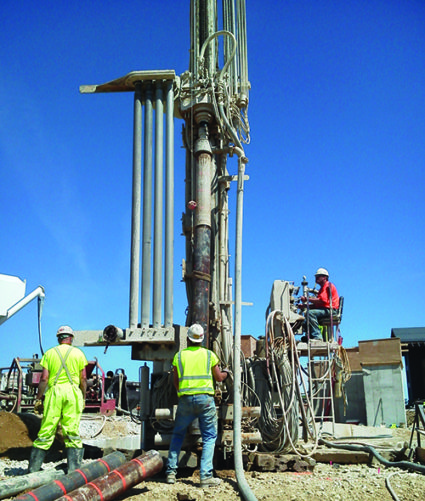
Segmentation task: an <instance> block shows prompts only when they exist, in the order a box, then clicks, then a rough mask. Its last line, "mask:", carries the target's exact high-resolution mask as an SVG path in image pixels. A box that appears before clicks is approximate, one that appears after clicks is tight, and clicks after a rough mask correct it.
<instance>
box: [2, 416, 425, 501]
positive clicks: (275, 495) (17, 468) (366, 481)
mask: <svg viewBox="0 0 425 501" xmlns="http://www.w3.org/2000/svg"><path fill="white" fill-rule="evenodd" d="M138 432H139V427H138V425H136V424H135V423H132V422H131V421H130V420H129V419H128V418H126V417H114V418H107V419H103V418H101V417H100V416H98V417H96V418H91V417H90V418H88V419H87V418H84V419H83V421H82V423H81V435H82V436H83V437H84V438H85V439H92V438H95V437H99V438H101V437H120V436H127V435H137V434H138ZM405 432H407V434H408V433H409V432H408V431H407V430H405ZM84 462H90V460H84ZM57 464H58V463H45V464H44V465H43V469H48V468H53V467H54V466H56V465H57ZM27 465H28V461H27V460H20V461H18V460H11V459H8V458H5V457H2V458H0V481H1V480H4V479H10V478H12V477H14V476H18V475H23V474H25V473H26V469H27ZM217 476H219V477H220V478H221V479H222V483H221V484H220V485H219V486H217V487H214V488H210V489H201V488H200V487H199V471H198V470H195V471H193V470H183V471H179V474H178V477H177V482H176V483H175V484H174V485H168V484H166V483H165V477H164V474H163V473H160V474H158V475H156V476H155V477H153V478H150V479H147V480H146V481H144V482H142V483H140V484H139V485H137V486H134V487H133V488H131V489H129V490H128V491H126V493H125V494H123V495H122V496H120V497H118V498H117V499H118V500H123V499H126V500H129V501H136V500H143V499H155V500H159V501H162V500H164V501H192V500H193V501H198V500H199V501H200V500H215V501H233V500H238V499H242V496H241V494H240V492H239V489H238V485H237V481H236V478H235V474H234V472H233V471H231V470H219V471H217ZM245 478H246V481H247V484H248V485H249V487H250V488H251V490H252V492H253V493H254V495H255V497H256V498H257V500H258V501H263V500H264V501H265V500H273V501H277V500H286V501H291V500H293V501H295V500H297V501H303V500H309V501H311V500H313V501H314V500H320V501H327V500H332V501H345V500H349V501H357V500H359V501H360V500H361V501H363V500H373V501H390V500H392V499H395V500H397V499H398V500H400V501H416V500H420V499H424V498H425V494H424V493H425V476H424V475H422V474H419V473H412V472H408V471H406V470H401V469H399V468H385V467H384V466H382V465H379V464H375V465H373V466H368V465H364V464H362V465H360V464H356V465H338V464H325V463H318V464H316V466H315V467H314V470H313V472H311V473H310V472H308V473H293V472H284V473H271V472H256V471H249V472H245ZM388 483H389V486H387V484H388ZM390 490H392V491H393V493H394V495H395V496H396V497H394V496H393V495H392V494H391V492H390ZM0 497H1V483H0ZM8 499H13V498H8Z"/></svg>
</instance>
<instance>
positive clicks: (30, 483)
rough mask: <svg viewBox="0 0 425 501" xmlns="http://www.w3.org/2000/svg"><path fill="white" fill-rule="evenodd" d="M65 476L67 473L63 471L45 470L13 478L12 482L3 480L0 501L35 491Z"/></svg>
mask: <svg viewBox="0 0 425 501" xmlns="http://www.w3.org/2000/svg"><path fill="white" fill-rule="evenodd" d="M64 476H65V472H64V471H63V470H45V471H37V472H35V473H27V474H26V475H20V476H19V477H13V478H11V479H10V480H2V481H1V482H0V499H4V498H10V497H11V496H15V495H16V494H19V493H20V492H22V491H26V490H27V489H35V488H36V487H39V486H40V485H44V484H45V483H47V482H51V481H52V480H57V479H58V478H60V477H64Z"/></svg>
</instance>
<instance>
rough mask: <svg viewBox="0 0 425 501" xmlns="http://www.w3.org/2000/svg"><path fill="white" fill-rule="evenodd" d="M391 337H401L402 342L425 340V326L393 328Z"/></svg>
mask: <svg viewBox="0 0 425 501" xmlns="http://www.w3.org/2000/svg"><path fill="white" fill-rule="evenodd" d="M391 337H398V338H400V340H401V342H402V343H417V342H425V327H400V328H393V329H391Z"/></svg>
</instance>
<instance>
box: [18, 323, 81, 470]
mask: <svg viewBox="0 0 425 501" xmlns="http://www.w3.org/2000/svg"><path fill="white" fill-rule="evenodd" d="M56 335H57V337H58V342H59V345H58V346H54V347H53V348H50V350H47V351H46V353H45V354H44V355H43V358H42V359H41V362H40V365H41V366H42V367H43V373H42V375H41V379H40V383H39V386H38V392H37V399H36V402H35V404H34V412H35V413H37V414H41V413H43V410H44V414H43V419H42V421H41V427H40V431H39V433H38V436H37V438H36V440H34V443H33V447H32V449H31V455H30V460H29V467H28V471H29V473H32V472H35V471H39V470H40V469H41V465H42V464H43V461H44V457H45V456H46V453H47V451H48V450H49V449H50V447H51V445H52V443H53V440H54V438H55V433H56V428H57V426H58V424H59V423H60V424H61V427H62V433H63V438H64V442H65V447H66V455H67V462H68V472H70V471H73V470H76V469H78V468H79V467H80V465H81V462H82V459H83V455H84V449H83V443H82V441H81V438H80V420H81V414H82V413H83V409H84V400H85V398H86V389H87V378H86V366H87V359H86V357H85V355H84V353H83V352H82V351H81V350H80V349H78V348H75V347H73V346H72V342H73V339H74V331H73V330H72V329H71V327H69V326H68V325H64V326H62V327H59V329H58V331H57V334H56ZM46 387H47V388H48V389H47V391H46V394H45V395H44V391H45V390H46ZM43 395H44V403H43Z"/></svg>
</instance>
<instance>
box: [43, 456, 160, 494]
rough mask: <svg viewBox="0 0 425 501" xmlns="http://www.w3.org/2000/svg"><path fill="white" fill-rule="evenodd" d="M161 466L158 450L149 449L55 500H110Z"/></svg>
mask: <svg viewBox="0 0 425 501" xmlns="http://www.w3.org/2000/svg"><path fill="white" fill-rule="evenodd" d="M162 467H163V460H162V457H161V456H160V454H159V452H157V451H154V450H151V451H149V452H147V453H145V454H143V455H142V456H139V457H137V458H135V459H132V460H131V461H129V462H127V463H125V464H123V465H121V466H120V467H118V468H116V469H115V470H114V471H112V472H111V473H108V474H106V475H103V476H102V477H99V478H97V479H96V480H94V481H93V482H89V483H88V484H86V485H83V486H82V487H80V488H79V489H76V490H75V491H72V492H71V493H69V494H68V495H65V496H62V497H60V498H59V499H58V500H57V501H87V500H90V501H110V500H111V499H114V498H115V497H116V496H119V495H120V494H122V493H123V492H125V491H126V490H127V489H130V488H131V487H133V486H135V485H137V484H139V483H140V482H141V481H142V480H144V479H145V478H149V477H152V476H153V475H155V474H156V473H159V472H160V471H161V470H162ZM40 501H41V500H40Z"/></svg>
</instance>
